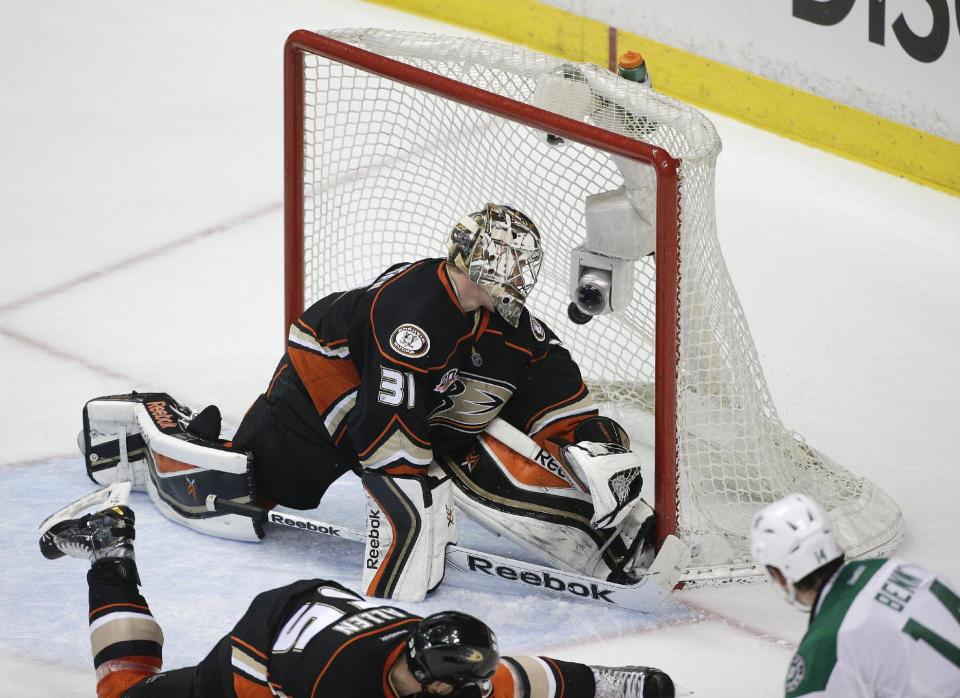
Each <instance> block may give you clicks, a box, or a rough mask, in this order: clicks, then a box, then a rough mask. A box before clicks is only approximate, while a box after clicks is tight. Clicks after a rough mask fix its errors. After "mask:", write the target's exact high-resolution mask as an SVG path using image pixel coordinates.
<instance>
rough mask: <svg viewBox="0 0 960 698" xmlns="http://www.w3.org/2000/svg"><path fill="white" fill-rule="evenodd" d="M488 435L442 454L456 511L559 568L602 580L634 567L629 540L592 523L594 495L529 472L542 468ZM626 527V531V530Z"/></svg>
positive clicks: (441, 463)
mask: <svg viewBox="0 0 960 698" xmlns="http://www.w3.org/2000/svg"><path fill="white" fill-rule="evenodd" d="M521 458H523V457H522V456H520V455H519V454H517V453H516V452H515V451H513V450H511V449H508V448H506V447H504V446H503V444H502V443H500V442H499V441H498V440H497V439H494V438H493V437H491V436H490V435H485V436H483V437H482V438H481V439H479V440H478V441H477V442H476V444H474V445H472V446H470V447H468V448H467V449H465V450H463V451H459V452H455V453H452V454H450V455H448V456H444V457H443V458H442V459H441V461H440V466H441V468H442V469H443V471H444V472H445V473H446V474H447V475H448V476H449V477H450V481H451V482H452V483H453V484H454V490H453V496H454V499H455V502H456V505H457V508H458V509H459V510H460V511H462V512H463V513H464V515H465V516H467V517H468V518H470V519H472V520H474V521H476V522H477V523H478V524H480V525H481V526H483V527H484V528H486V529H488V530H490V531H492V532H493V533H496V534H497V535H500V536H503V537H504V538H507V539H508V540H512V541H513V542H515V543H516V544H517V545H519V546H521V547H522V548H524V549H525V550H527V551H529V552H530V553H532V554H534V555H536V556H537V557H539V558H541V559H542V558H546V559H547V560H549V562H550V564H553V565H555V566H556V567H558V568H559V569H563V570H567V571H570V572H577V573H579V574H586V575H590V576H594V577H599V578H606V577H607V576H609V575H610V574H612V573H614V572H619V571H620V570H621V569H622V567H623V565H624V564H628V563H630V564H631V565H632V560H631V559H628V558H631V557H632V556H631V550H630V547H631V546H630V540H629V539H627V538H625V537H624V536H622V535H620V533H619V532H618V531H615V530H612V529H611V530H598V529H596V528H594V527H593V526H592V525H591V524H590V519H591V517H592V515H593V506H592V503H591V500H590V495H589V494H585V493H583V492H581V491H579V490H578V489H576V488H574V487H571V486H570V485H569V484H568V483H566V481H564V480H562V479H560V478H554V480H553V484H552V485H549V484H542V483H548V482H550V480H548V479H544V478H543V477H542V476H540V475H538V476H536V477H534V476H533V475H532V474H531V473H534V472H535V469H537V468H538V466H537V464H536V463H533V462H532V461H529V459H527V460H528V465H529V467H527V468H524V467H521V466H520V464H519V463H518V462H517V461H518V459H521ZM625 528H626V527H625Z"/></svg>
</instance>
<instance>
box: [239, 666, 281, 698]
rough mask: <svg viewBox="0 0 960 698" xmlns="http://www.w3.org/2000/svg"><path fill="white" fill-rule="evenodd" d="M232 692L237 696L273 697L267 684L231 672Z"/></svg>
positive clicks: (253, 697)
mask: <svg viewBox="0 0 960 698" xmlns="http://www.w3.org/2000/svg"><path fill="white" fill-rule="evenodd" d="M233 692H234V693H235V694H236V695H237V698H273V695H274V693H273V691H271V690H270V688H269V686H264V685H262V684H259V683H256V682H255V681H251V680H250V679H248V678H247V677H246V676H243V675H241V674H238V673H237V672H234V673H233Z"/></svg>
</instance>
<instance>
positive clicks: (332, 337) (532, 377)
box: [81, 204, 653, 601]
mask: <svg viewBox="0 0 960 698" xmlns="http://www.w3.org/2000/svg"><path fill="white" fill-rule="evenodd" d="M542 256H543V249H542V246H541V235H540V232H539V231H538V229H537V227H536V226H535V225H534V223H533V222H532V221H531V220H530V218H528V217H527V216H526V215H525V214H523V213H521V212H520V211H518V210H516V209H515V208H512V207H510V206H506V205H498V204H487V205H486V206H485V207H484V208H483V209H482V210H481V211H478V212H475V213H470V214H468V215H466V216H464V217H463V218H462V219H461V220H460V221H459V222H457V223H456V225H455V226H454V227H453V229H452V231H451V232H450V234H449V241H448V254H447V256H446V257H445V258H435V259H422V260H419V261H415V262H411V263H403V264H398V265H395V266H392V267H390V268H389V269H387V270H385V271H384V272H383V273H382V274H380V275H379V276H378V277H377V278H376V279H374V280H373V281H372V282H370V283H368V284H365V285H363V286H361V287H358V288H354V289H351V290H344V291H340V292H337V293H333V294H331V295H329V296H326V297H325V298H322V299H321V300H319V301H318V302H316V303H315V304H314V305H312V306H311V307H309V308H308V309H307V310H306V311H305V312H304V313H303V314H302V315H301V316H300V318H299V319H298V320H297V321H296V322H295V323H294V324H293V325H292V326H291V327H290V331H289V337H288V341H287V349H286V352H285V353H284V355H283V357H282V359H281V360H280V363H279V365H278V366H277V369H276V371H275V373H274V375H273V377H272V378H271V379H270V381H269V384H268V386H267V389H266V392H264V393H263V394H262V395H260V396H259V397H258V398H257V399H256V401H255V402H254V403H253V405H252V406H251V407H250V409H249V410H248V411H247V414H246V415H245V416H244V418H243V420H242V422H241V423H240V425H239V427H238V429H237V431H236V433H235V435H234V436H233V438H232V440H224V439H222V438H221V434H220V413H219V411H218V410H217V409H216V408H215V407H213V406H211V407H208V408H206V409H204V410H202V411H200V412H199V413H194V412H193V411H192V410H190V409H189V408H187V407H186V406H184V405H181V404H179V403H178V402H176V401H175V400H174V399H172V398H171V397H170V396H169V395H167V394H164V393H149V394H147V393H139V394H138V393H132V394H129V395H118V396H109V397H103V398H97V399H94V400H91V401H90V402H88V403H87V405H86V406H85V407H84V411H83V421H84V424H83V426H84V428H83V432H82V434H81V442H82V443H81V448H82V450H83V452H84V454H85V457H86V465H87V471H88V474H89V475H90V477H91V478H92V479H93V480H94V481H96V482H97V483H99V484H103V485H106V484H110V483H112V482H115V481H118V480H130V481H131V482H132V483H133V485H134V487H135V488H140V489H145V490H146V491H147V492H148V493H149V494H150V496H151V498H152V499H153V501H154V502H155V503H156V504H157V506H158V507H159V508H160V510H161V511H162V512H163V513H164V514H165V515H167V516H168V517H170V518H172V519H174V520H176V521H178V522H180V523H183V524H185V525H187V526H190V527H192V528H194V529H197V530H199V531H202V532H204V533H208V534H212V535H218V536H224V537H229V538H235V539H241V540H258V539H259V538H261V537H262V535H263V532H262V530H261V529H260V527H259V524H258V523H257V522H256V521H254V520H252V519H250V518H247V517H244V516H241V515H238V514H235V513H222V512H215V511H210V510H209V508H208V507H207V506H206V505H205V502H206V500H207V498H208V496H210V495H215V496H216V497H217V498H218V499H220V500H223V501H232V502H237V503H244V502H257V503H260V504H261V505H265V506H271V505H275V504H280V505H283V506H286V507H291V508H294V509H312V508H314V507H316V506H317V505H318V504H319V503H320V500H321V498H322V497H323V496H324V493H325V491H326V490H327V488H328V487H329V485H330V484H331V483H332V482H333V481H335V480H336V479H338V478H339V477H341V476H342V475H344V474H346V473H347V472H348V471H352V472H353V473H354V474H355V475H356V476H357V477H359V478H360V480H361V483H362V487H363V489H364V491H365V493H366V502H367V505H366V506H367V516H366V521H367V527H368V535H367V549H366V555H365V562H364V567H363V570H364V571H363V580H362V582H363V590H364V591H365V593H366V594H368V595H370V596H378V597H382V598H394V599H402V600H414V601H415V600H419V599H422V598H423V597H424V595H425V594H426V593H427V592H428V591H429V590H431V589H433V588H435V587H436V586H437V585H438V584H439V583H440V581H441V579H442V577H443V563H444V555H443V553H444V549H445V547H446V545H447V544H448V543H455V542H456V540H457V526H456V520H455V516H454V511H457V510H458V511H460V512H461V513H462V514H464V515H465V516H467V517H469V518H471V519H473V520H476V521H477V522H479V523H480V524H481V525H483V526H484V527H486V528H488V529H490V530H492V531H494V532H495V533H497V534H500V535H503V536H505V537H507V538H509V539H511V540H513V541H515V542H516V543H518V544H520V545H521V546H524V547H526V548H527V549H529V550H531V551H532V552H534V553H535V554H536V555H538V556H540V557H546V558H547V560H548V561H549V562H550V563H551V564H554V565H556V566H557V567H559V568H561V569H564V570H568V571H572V572H577V573H580V574H585V575H590V576H593V577H599V578H604V579H609V580H611V581H629V580H631V579H632V578H633V577H634V576H636V575H638V574H640V573H642V571H643V569H644V568H645V566H646V565H647V564H649V561H650V559H651V556H652V538H653V511H652V509H651V508H650V507H649V506H648V505H647V504H646V502H644V501H643V499H641V486H642V483H643V480H642V476H641V467H642V466H645V465H651V464H652V461H653V451H652V449H650V448H649V447H646V446H643V445H631V443H630V439H629V438H628V436H627V434H626V432H625V431H624V429H623V428H621V427H620V425H618V424H617V423H616V422H615V421H613V420H612V419H609V418H607V417H603V416H600V415H599V414H598V411H597V409H596V407H595V405H594V404H593V402H592V401H591V397H590V395H589V392H588V390H587V388H586V386H585V385H584V383H583V380H582V378H581V375H580V370H579V368H578V367H577V364H576V363H575V361H574V359H573V358H572V357H571V356H570V353H569V352H568V351H567V349H566V348H565V347H564V346H563V344H562V343H561V341H560V339H558V338H557V336H556V335H555V334H554V333H553V332H552V331H551V330H550V328H549V327H547V326H546V325H545V324H544V323H543V322H542V321H540V320H538V319H537V318H536V317H534V315H533V314H531V313H530V311H529V309H528V308H527V307H525V303H526V300H527V298H528V295H529V294H530V292H531V291H532V290H533V289H534V287H535V284H536V281H537V275H538V273H539V270H540V264H541V260H542ZM531 456H532V457H531Z"/></svg>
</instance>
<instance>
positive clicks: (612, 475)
mask: <svg viewBox="0 0 960 698" xmlns="http://www.w3.org/2000/svg"><path fill="white" fill-rule="evenodd" d="M574 437H576V438H577V439H578V441H577V442H576V443H570V444H567V445H565V446H564V447H563V449H562V454H563V459H564V461H565V462H566V464H567V465H568V466H569V467H570V469H572V470H573V474H574V475H575V476H576V477H577V478H578V479H579V480H580V482H581V483H582V484H583V485H584V486H585V487H586V489H587V490H588V491H589V492H590V495H591V497H592V498H593V518H592V519H591V521H590V523H591V524H592V525H593V526H594V527H595V528H611V527H614V526H617V525H619V524H620V522H621V521H623V519H624V518H625V517H626V516H627V514H628V513H630V511H631V509H632V508H633V506H634V505H635V504H636V503H637V502H638V501H639V500H640V490H641V488H642V487H643V475H642V474H641V471H640V466H641V464H643V463H648V464H651V465H652V464H653V449H651V448H649V447H647V446H641V448H640V450H638V451H633V450H631V449H630V439H629V437H628V436H627V435H626V432H624V431H623V429H622V428H621V427H620V425H618V424H617V423H616V422H614V421H613V420H612V419H609V418H607V417H593V418H591V419H588V420H586V421H585V422H583V423H582V424H580V425H578V426H577V428H576V430H575V431H574ZM600 439H603V440H602V441H601V440H600Z"/></svg>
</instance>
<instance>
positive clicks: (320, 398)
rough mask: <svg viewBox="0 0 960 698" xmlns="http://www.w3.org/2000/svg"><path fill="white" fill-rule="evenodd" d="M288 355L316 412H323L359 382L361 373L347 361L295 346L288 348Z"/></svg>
mask: <svg viewBox="0 0 960 698" xmlns="http://www.w3.org/2000/svg"><path fill="white" fill-rule="evenodd" d="M287 354H288V355H289V357H290V363H292V364H293V368H294V370H296V372H297V375H298V376H300V380H301V381H303V385H304V386H305V387H306V389H307V392H308V393H309V394H310V400H311V401H312V402H313V405H314V407H316V408H317V412H318V413H319V414H325V413H326V411H327V410H328V409H329V408H330V405H331V404H332V403H333V401H334V400H335V399H336V398H338V397H340V396H341V395H343V394H344V393H348V392H350V391H351V390H353V389H354V388H356V387H357V386H358V385H360V376H359V374H358V373H357V369H356V368H355V367H354V365H353V362H352V361H350V360H344V359H328V358H326V357H324V356H320V355H319V354H314V353H312V352H309V351H306V350H305V349H298V348H297V347H294V346H289V347H287Z"/></svg>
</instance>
